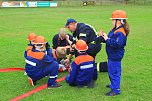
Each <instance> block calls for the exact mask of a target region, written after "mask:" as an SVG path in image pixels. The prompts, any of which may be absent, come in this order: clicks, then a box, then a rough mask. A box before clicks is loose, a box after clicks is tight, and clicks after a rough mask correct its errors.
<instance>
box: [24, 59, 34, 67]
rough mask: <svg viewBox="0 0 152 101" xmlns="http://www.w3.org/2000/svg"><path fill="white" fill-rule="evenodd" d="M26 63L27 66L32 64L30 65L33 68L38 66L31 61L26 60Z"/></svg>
mask: <svg viewBox="0 0 152 101" xmlns="http://www.w3.org/2000/svg"><path fill="white" fill-rule="evenodd" d="M25 62H26V63H27V64H30V65H32V66H36V63H34V62H32V61H29V60H25Z"/></svg>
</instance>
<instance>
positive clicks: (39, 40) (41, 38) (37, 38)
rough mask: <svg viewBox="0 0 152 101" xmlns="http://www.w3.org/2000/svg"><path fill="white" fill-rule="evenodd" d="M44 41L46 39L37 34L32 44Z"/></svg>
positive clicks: (43, 42)
mask: <svg viewBox="0 0 152 101" xmlns="http://www.w3.org/2000/svg"><path fill="white" fill-rule="evenodd" d="M45 43H46V40H45V38H44V37H43V36H37V37H36V39H35V41H34V44H45Z"/></svg>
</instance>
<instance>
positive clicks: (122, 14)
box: [110, 10, 127, 19]
mask: <svg viewBox="0 0 152 101" xmlns="http://www.w3.org/2000/svg"><path fill="white" fill-rule="evenodd" d="M110 19H127V14H126V12H125V11H123V10H116V11H114V12H112V15H111V18H110Z"/></svg>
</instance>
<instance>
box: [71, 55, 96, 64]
mask: <svg viewBox="0 0 152 101" xmlns="http://www.w3.org/2000/svg"><path fill="white" fill-rule="evenodd" d="M89 61H94V58H93V57H92V56H90V55H81V56H78V57H76V58H75V60H74V62H75V63H76V64H77V65H79V64H81V63H83V62H89Z"/></svg>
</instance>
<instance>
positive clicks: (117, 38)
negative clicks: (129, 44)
mask: <svg viewBox="0 0 152 101" xmlns="http://www.w3.org/2000/svg"><path fill="white" fill-rule="evenodd" d="M126 41H127V37H126V33H125V31H124V28H123V27H122V26H120V27H118V28H117V29H115V28H113V29H112V30H111V31H110V32H109V34H108V39H107V40H106V52H107V55H108V59H110V60H111V61H121V59H122V58H123V56H124V52H125V50H124V47H125V46H126Z"/></svg>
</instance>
